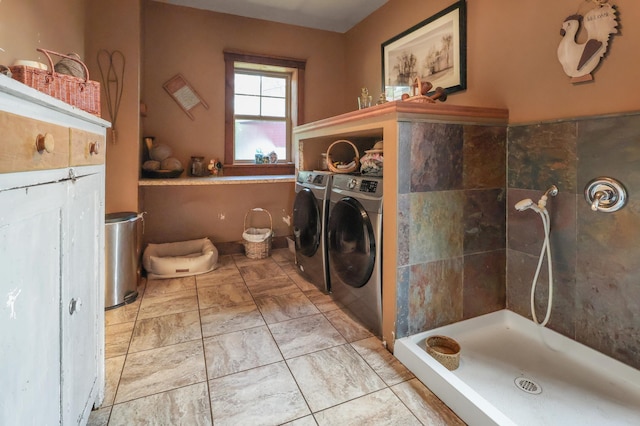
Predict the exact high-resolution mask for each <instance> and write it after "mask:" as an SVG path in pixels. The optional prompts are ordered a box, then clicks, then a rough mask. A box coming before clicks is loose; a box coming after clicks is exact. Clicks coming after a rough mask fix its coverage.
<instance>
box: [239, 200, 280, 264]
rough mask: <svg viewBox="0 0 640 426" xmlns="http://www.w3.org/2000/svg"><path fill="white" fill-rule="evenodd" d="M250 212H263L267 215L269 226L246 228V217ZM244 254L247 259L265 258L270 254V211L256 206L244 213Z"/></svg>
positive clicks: (271, 227) (271, 224)
mask: <svg viewBox="0 0 640 426" xmlns="http://www.w3.org/2000/svg"><path fill="white" fill-rule="evenodd" d="M252 212H263V213H266V214H267V215H269V228H247V218H248V217H249V214H250V213H252ZM242 239H243V244H244V251H245V254H246V255H247V257H248V258H249V259H265V258H267V257H269V255H270V254H271V242H272V239H273V219H272V218H271V213H269V212H268V211H267V210H265V209H261V208H259V207H256V208H254V209H251V210H249V211H248V212H247V213H246V214H245V215H244V232H243V233H242Z"/></svg>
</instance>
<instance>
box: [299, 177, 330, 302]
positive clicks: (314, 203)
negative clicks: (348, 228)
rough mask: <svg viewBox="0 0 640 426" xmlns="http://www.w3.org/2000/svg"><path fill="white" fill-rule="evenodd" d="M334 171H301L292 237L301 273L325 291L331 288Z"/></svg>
mask: <svg viewBox="0 0 640 426" xmlns="http://www.w3.org/2000/svg"><path fill="white" fill-rule="evenodd" d="M332 176H333V173H331V172H324V171H299V172H298V175H297V177H296V188H295V191H296V197H295V200H294V202H293V236H294V240H295V247H296V266H297V268H298V271H299V272H300V274H301V275H302V276H303V277H305V278H306V279H307V281H309V282H311V283H313V284H314V285H315V286H316V287H318V289H320V290H321V291H322V292H324V293H328V292H329V290H330V285H329V270H328V266H327V245H326V231H325V230H326V224H327V217H328V204H329V191H330V190H331V179H332Z"/></svg>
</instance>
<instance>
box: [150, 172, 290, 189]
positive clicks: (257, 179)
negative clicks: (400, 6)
mask: <svg viewBox="0 0 640 426" xmlns="http://www.w3.org/2000/svg"><path fill="white" fill-rule="evenodd" d="M295 181H296V178H295V176H294V175H293V174H291V175H268V176H220V177H217V176H207V177H182V178H174V179H140V180H139V181H138V186H203V185H247V184H252V185H253V184H261V183H294V182H295Z"/></svg>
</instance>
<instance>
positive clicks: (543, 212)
mask: <svg viewBox="0 0 640 426" xmlns="http://www.w3.org/2000/svg"><path fill="white" fill-rule="evenodd" d="M543 198H546V197H543ZM541 202H542V200H541ZM544 202H546V200H544ZM540 207H541V208H540V209H539V211H538V214H539V215H540V218H541V219H542V226H543V227H544V242H543V243H542V249H541V250H540V258H539V259H538V267H537V268H536V273H535V275H534V276H533V282H532V283H531V316H532V317H533V321H535V323H536V324H538V325H539V326H540V327H544V326H545V325H547V323H548V322H549V317H551V306H552V304H553V268H552V266H551V244H550V242H549V232H550V219H549V212H548V211H547V209H546V208H545V207H544V205H542V206H540ZM545 254H546V255H547V266H548V268H549V298H548V300H547V314H546V315H545V317H544V320H543V321H542V322H539V321H538V317H537V315H536V307H535V303H534V301H535V293H536V285H537V283H538V276H539V275H540V269H541V268H542V262H543V260H544V256H545Z"/></svg>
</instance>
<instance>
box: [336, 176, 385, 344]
mask: <svg viewBox="0 0 640 426" xmlns="http://www.w3.org/2000/svg"><path fill="white" fill-rule="evenodd" d="M327 248H328V254H329V280H330V281H331V292H332V294H333V297H334V299H335V300H336V301H338V302H340V303H341V304H342V305H343V306H344V307H345V308H346V309H348V311H350V313H351V314H353V315H354V316H355V317H356V318H358V319H359V320H360V322H361V323H362V324H363V325H364V326H366V327H367V328H368V329H369V330H370V331H371V332H373V333H375V334H376V335H377V336H381V335H382V178H376V177H365V176H352V175H339V174H336V175H334V177H333V183H332V186H331V191H330V206H329V222H328V225H327Z"/></svg>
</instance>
